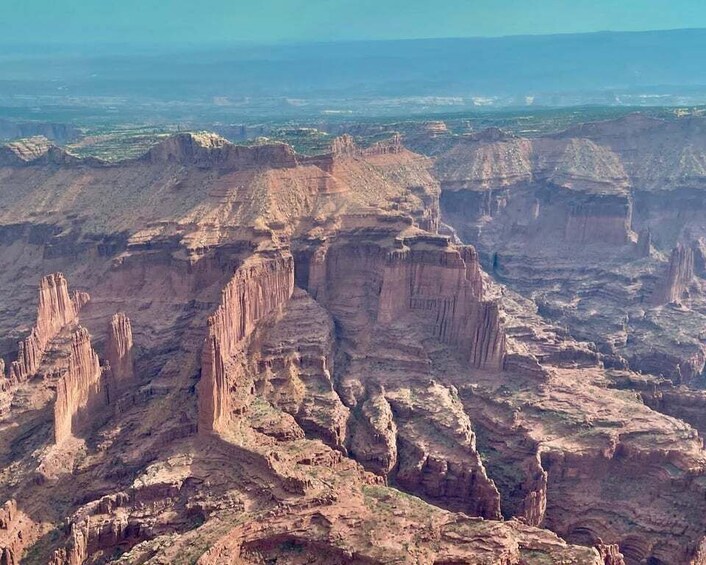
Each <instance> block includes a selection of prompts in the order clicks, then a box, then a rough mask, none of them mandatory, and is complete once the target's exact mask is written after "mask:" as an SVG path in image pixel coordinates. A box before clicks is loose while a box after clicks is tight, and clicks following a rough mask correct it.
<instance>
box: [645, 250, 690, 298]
mask: <svg viewBox="0 0 706 565" xmlns="http://www.w3.org/2000/svg"><path fill="white" fill-rule="evenodd" d="M693 279H694V250H693V249H692V248H691V247H687V246H685V245H683V244H681V243H679V244H677V246H676V247H675V248H674V249H673V250H672V255H671V257H670V258H669V266H668V267H667V273H666V275H665V277H664V279H663V280H662V281H661V282H660V284H659V285H658V286H657V288H656V289H655V293H654V295H653V298H652V300H653V302H654V303H655V304H668V303H670V302H681V300H682V299H683V298H684V297H685V294H686V293H687V292H688V290H689V286H690V285H691V283H692V282H693Z"/></svg>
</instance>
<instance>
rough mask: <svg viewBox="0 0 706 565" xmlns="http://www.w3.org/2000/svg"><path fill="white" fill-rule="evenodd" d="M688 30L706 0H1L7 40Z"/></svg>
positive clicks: (1, 35) (704, 19)
mask: <svg viewBox="0 0 706 565" xmlns="http://www.w3.org/2000/svg"><path fill="white" fill-rule="evenodd" d="M686 27H706V1H705V0H201V1H199V0H0V42H3V41H5V42H8V41H9V42H42V43H44V42H79V43H80V42H84V41H89V42H94V41H98V40H103V41H106V42H120V41H127V42H168V43H173V42H184V41H188V42H191V43H194V42H195V43H201V42H205V41H209V40H211V41H239V40H240V41H258V42H261V41H262V42H270V41H290V40H295V41H309V40H330V39H337V38H340V39H378V38H390V39H396V38H424V37H468V36H497V35H512V34H545V33H572V32H586V31H598V30H650V29H672V28H686Z"/></svg>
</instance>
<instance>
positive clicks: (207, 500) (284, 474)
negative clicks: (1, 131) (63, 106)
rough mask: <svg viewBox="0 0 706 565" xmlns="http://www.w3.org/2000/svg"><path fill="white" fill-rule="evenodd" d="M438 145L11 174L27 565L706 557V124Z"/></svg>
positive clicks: (15, 472) (4, 557)
mask: <svg viewBox="0 0 706 565" xmlns="http://www.w3.org/2000/svg"><path fill="white" fill-rule="evenodd" d="M419 131H420V132H421V133H415V134H410V135H406V136H402V135H393V136H390V137H389V138H387V139H384V140H382V141H376V142H375V143H370V144H367V145H361V144H358V143H356V140H354V139H353V138H352V137H351V136H349V135H342V136H341V137H339V138H336V139H335V140H334V141H333V142H332V144H331V147H330V150H329V151H328V152H327V153H325V154H320V155H302V154H299V153H297V152H295V151H294V150H293V149H292V147H290V146H289V145H286V144H283V143H276V142H264V141H263V142H258V143H255V144H253V145H251V146H238V145H233V144H231V143H229V142H228V141H226V140H225V139H223V138H221V137H219V136H217V135H215V134H207V133H179V134H176V135H173V136H170V137H167V138H165V139H163V140H162V141H160V142H159V143H158V144H156V145H155V146H153V147H152V148H150V149H149V150H148V151H147V152H146V153H144V154H143V155H142V156H140V157H138V158H134V159H126V160H122V161H117V162H106V161H101V160H99V159H96V158H81V157H77V156H75V155H72V154H70V153H68V152H66V151H65V150H63V149H61V148H60V147H57V146H55V145H52V144H51V143H49V142H47V141H46V140H37V139H31V140H23V141H19V142H13V143H10V144H8V145H6V146H4V147H3V148H2V149H0V265H2V266H3V269H0V289H2V291H1V292H0V359H2V362H1V363H0V367H1V368H2V376H1V377H0V380H2V385H1V386H0V446H1V448H0V458H1V459H2V462H1V463H2V464H1V465H0V469H2V470H1V471H0V502H2V503H3V504H4V506H2V509H0V564H2V565H4V564H7V565H14V564H15V563H20V562H22V563H50V564H51V565H79V564H83V563H124V564H127V563H148V562H150V563H199V564H202V565H210V564H222V563H233V564H236V563H237V564H240V563H294V564H296V563H302V564H303V563H321V564H324V563H370V564H373V563H380V564H382V563H393V562H397V563H424V564H436V565H443V564H447V565H451V564H457V563H469V564H497V565H509V564H517V565H520V564H530V563H537V564H540V563H564V564H571V563H575V564H577V565H578V564H596V565H599V564H606V565H625V564H627V565H635V564H642V563H644V564H648V563H649V564H651V565H659V564H682V563H683V564H693V565H698V564H701V563H706V524H705V523H704V521H703V516H704V514H706V453H705V452H704V450H703V440H702V436H701V434H702V433H705V432H706V420H705V419H704V417H703V415H702V412H703V407H704V406H706V396H704V392H703V391H702V389H701V388H700V386H701V385H702V384H703V383H702V380H703V373H704V365H705V364H706V339H705V337H704V332H706V325H705V324H704V321H705V318H704V316H706V308H705V305H706V301H705V299H704V278H705V277H706V270H705V269H706V267H704V262H705V260H706V259H705V257H706V233H704V230H706V224H704V222H703V212H704V205H705V203H706V201H705V200H704V196H703V195H704V194H706V193H704V192H703V190H704V187H705V186H706V182H705V181H706V165H704V163H706V122H702V121H701V120H700V119H697V118H684V119H679V120H674V121H660V120H653V119H651V118H646V117H645V116H640V115H634V116H629V117H627V118H624V119H622V120H618V121H614V122H601V123H595V124H584V125H581V126H577V127H574V128H572V129H570V130H567V131H565V132H560V133H555V134H551V135H545V136H540V137H535V138H521V137H516V136H513V135H510V134H507V133H505V132H502V131H500V130H497V129H491V130H486V131H483V132H478V133H472V134H463V135H457V134H454V133H452V132H451V131H450V130H448V129H446V128H444V127H439V126H438V125H435V126H434V127H431V128H420V130H419ZM413 150H414V151H413ZM415 151H416V152H415ZM69 289H71V291H70V290H69Z"/></svg>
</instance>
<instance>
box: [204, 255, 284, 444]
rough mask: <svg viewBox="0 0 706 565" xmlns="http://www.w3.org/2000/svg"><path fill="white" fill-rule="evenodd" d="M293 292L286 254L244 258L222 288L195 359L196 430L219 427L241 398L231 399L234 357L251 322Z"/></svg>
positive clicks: (252, 323)
mask: <svg viewBox="0 0 706 565" xmlns="http://www.w3.org/2000/svg"><path fill="white" fill-rule="evenodd" d="M293 291H294V263H293V260H292V257H291V256H289V255H283V256H276V257H263V256H256V257H253V258H250V259H248V260H246V262H245V263H244V264H243V265H242V266H241V267H239V268H238V269H237V270H236V272H235V275H234V276H233V278H232V279H231V281H230V282H229V283H228V284H227V285H226V287H225V289H223V293H222V297H221V304H220V306H219V307H218V309H217V310H216V312H215V313H214V314H213V315H212V316H211V317H210V318H209V319H208V337H207V338H206V344H205V345H204V348H203V353H202V358H201V380H200V381H199V431H200V432H202V433H208V432H214V431H215V432H219V431H223V430H224V429H225V428H226V426H227V425H228V423H229V421H230V418H231V415H232V411H233V410H234V409H235V408H236V407H237V406H238V405H239V404H240V405H242V403H243V402H244V401H245V397H244V396H241V398H237V396H238V387H237V382H236V381H237V376H238V374H240V372H239V370H238V368H237V363H236V362H234V357H236V355H237V354H238V353H242V351H243V346H244V344H245V342H246V340H247V338H248V337H249V336H250V335H251V334H252V332H253V330H254V329H255V327H256V325H257V323H258V322H259V321H260V320H261V319H262V318H264V317H265V316H267V315H269V314H272V313H273V312H275V311H277V310H278V309H279V308H281V307H282V305H283V304H284V303H285V302H286V301H287V300H288V299H289V297H290V296H291V295H292V292H293ZM241 385H242V383H241ZM234 391H235V394H234ZM234 396H235V397H236V398H234Z"/></svg>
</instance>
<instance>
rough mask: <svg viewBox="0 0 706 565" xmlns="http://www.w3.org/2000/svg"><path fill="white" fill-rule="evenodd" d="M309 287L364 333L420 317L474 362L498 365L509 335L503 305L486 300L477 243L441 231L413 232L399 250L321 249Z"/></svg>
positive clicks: (369, 246) (348, 328) (347, 325)
mask: <svg viewBox="0 0 706 565" xmlns="http://www.w3.org/2000/svg"><path fill="white" fill-rule="evenodd" d="M308 281H309V290H310V292H311V293H312V296H314V297H315V298H316V299H317V300H318V301H319V302H322V303H323V304H325V305H326V306H327V307H328V308H329V310H331V311H332V312H333V313H334V317H336V318H340V320H341V324H342V326H343V327H342V331H343V332H344V333H345V332H350V334H351V335H352V336H354V335H357V334H359V333H361V332H363V331H365V330H366V329H368V330H369V327H370V325H372V324H379V325H380V326H383V327H384V326H390V325H392V324H394V323H395V322H396V321H397V320H398V319H400V318H403V317H405V316H414V317H415V318H417V319H418V320H419V323H421V324H424V325H426V326H427V327H428V328H429V331H430V332H431V333H432V334H433V336H434V337H436V338H437V339H439V341H441V342H442V343H446V344H449V345H451V346H452V347H453V348H454V349H455V350H456V351H457V352H458V354H459V355H460V357H461V358H462V359H463V360H464V361H465V362H466V363H468V364H469V365H470V366H472V367H476V368H482V369H497V368H500V367H502V364H503V361H504V352H505V344H504V335H503V331H502V328H501V327H500V317H499V310H498V307H497V304H494V303H492V302H487V301H484V300H483V287H482V282H481V278H480V272H479V265H478V260H477V257H476V255H475V251H474V250H473V248H471V247H463V248H460V249H458V248H456V247H454V246H451V245H450V244H449V241H448V239H446V238H441V237H436V238H434V237H427V236H425V237H421V238H419V237H412V238H408V239H402V240H399V241H397V242H396V245H395V247H394V248H392V249H390V248H385V247H383V246H380V245H378V244H374V243H367V242H365V243H363V244H357V243H354V242H351V243H344V244H343V245H341V246H336V245H334V246H332V247H331V248H322V249H320V250H317V251H315V252H314V255H313V259H312V261H311V262H310V264H309V275H308Z"/></svg>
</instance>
